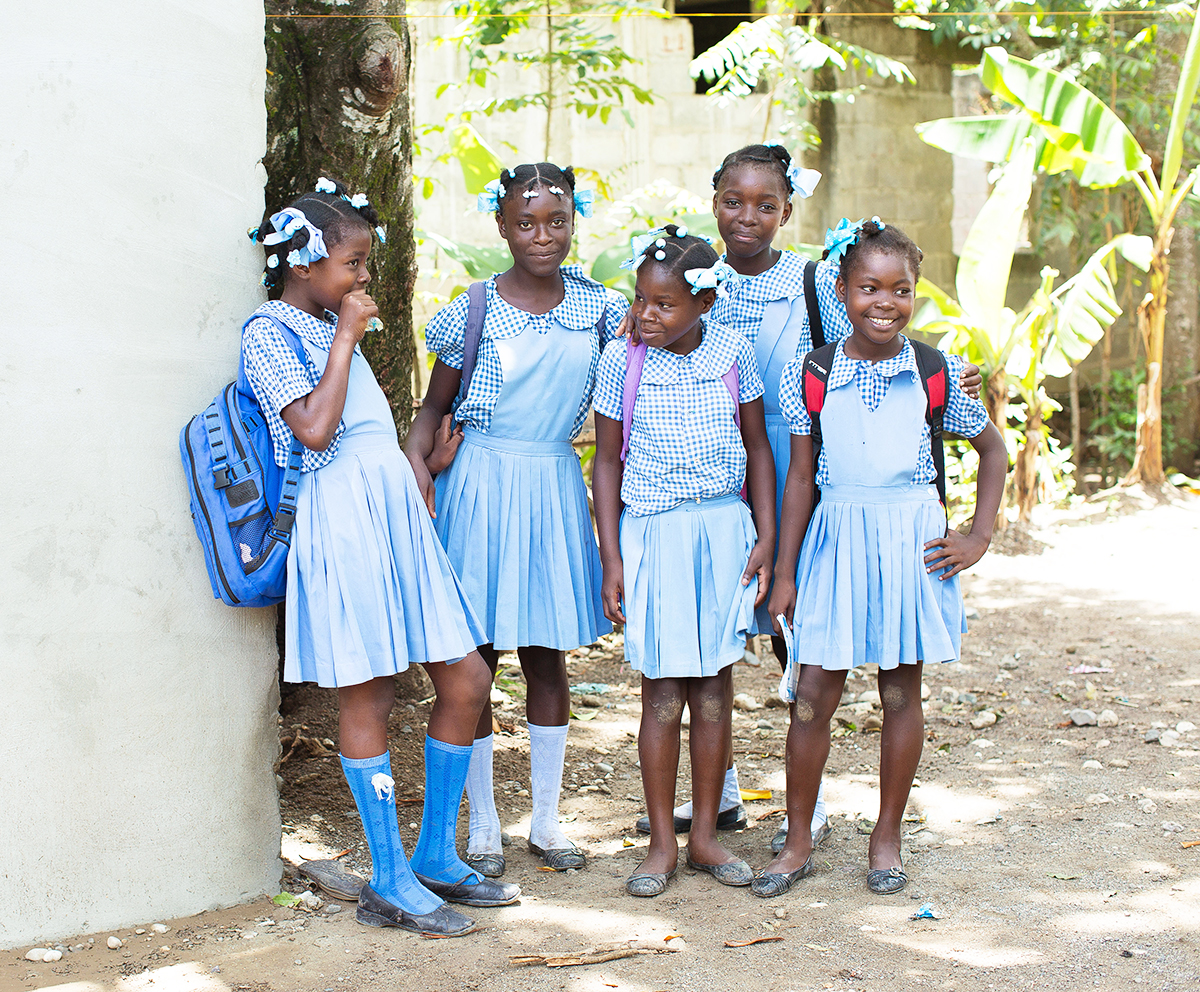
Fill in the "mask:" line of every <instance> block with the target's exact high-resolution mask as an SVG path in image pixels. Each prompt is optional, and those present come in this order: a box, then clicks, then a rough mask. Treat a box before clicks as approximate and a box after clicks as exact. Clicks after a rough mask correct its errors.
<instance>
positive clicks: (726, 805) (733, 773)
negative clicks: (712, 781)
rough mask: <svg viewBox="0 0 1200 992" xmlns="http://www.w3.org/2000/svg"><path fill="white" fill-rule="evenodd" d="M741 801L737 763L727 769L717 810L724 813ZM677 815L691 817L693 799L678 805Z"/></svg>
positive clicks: (685, 817)
mask: <svg viewBox="0 0 1200 992" xmlns="http://www.w3.org/2000/svg"><path fill="white" fill-rule="evenodd" d="M741 801H742V790H741V787H740V786H739V785H738V773H737V765H734V766H733V767H732V768H728V769H726V771H725V785H724V787H723V788H722V789H721V805H720V806H718V807H717V812H718V813H724V812H725V811H726V810H727V809H733V808H734V807H735V806H736V805H737V804H738V803H740V802H741ZM675 815H676V816H682V817H683V818H684V819H691V816H692V801H691V800H690V799H689V800H688V801H687V802H686V803H683V804H682V805H680V806H676V807H675Z"/></svg>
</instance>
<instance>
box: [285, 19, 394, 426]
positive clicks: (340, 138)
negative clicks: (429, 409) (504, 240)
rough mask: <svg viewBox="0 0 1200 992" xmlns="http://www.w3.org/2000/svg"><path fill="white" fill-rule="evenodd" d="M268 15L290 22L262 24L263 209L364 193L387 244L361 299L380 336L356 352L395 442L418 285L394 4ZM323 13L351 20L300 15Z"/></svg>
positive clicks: (378, 250) (379, 249)
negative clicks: (334, 186) (335, 188)
mask: <svg viewBox="0 0 1200 992" xmlns="http://www.w3.org/2000/svg"><path fill="white" fill-rule="evenodd" d="M266 9H267V14H268V15H272V14H288V15H291V16H288V17H280V18H275V17H270V16H268V20H267V31H266V48H267V72H268V75H267V154H266V156H265V157H264V158H263V165H264V166H266V169H267V189H266V196H267V203H268V204H270V205H272V206H273V207H275V208H276V209H279V208H282V207H283V206H284V205H286V204H287V203H288V202H289V201H291V200H293V199H295V198H296V197H297V196H299V195H300V194H301V193H304V192H306V191H308V190H311V189H312V188H313V184H314V183H315V182H316V180H317V178H318V177H319V176H322V175H325V176H329V177H330V178H331V179H338V180H340V181H342V182H343V183H345V184H346V185H347V186H348V187H349V188H350V190H351V192H354V193H359V192H362V193H366V194H367V196H368V198H369V199H370V200H371V203H372V204H373V205H374V207H375V209H376V210H378V211H379V216H380V218H381V219H382V222H383V226H384V228H385V230H386V231H387V238H388V240H387V244H386V245H380V244H376V246H375V248H374V249H373V250H372V252H371V269H372V275H373V276H374V279H373V281H372V282H371V287H370V293H371V295H372V296H373V297H374V298H375V301H376V302H377V303H378V304H379V315H380V318H381V319H382V320H383V330H382V331H380V332H378V333H376V334H370V335H368V336H367V338H366V339H365V340H364V341H363V350H364V352H365V354H366V356H367V359H368V361H370V363H371V367H372V368H373V369H374V371H375V377H376V378H377V379H378V380H379V384H380V386H381V387H383V391H384V393H385V394H386V395H387V398H388V402H389V403H390V404H391V406H392V414H393V416H394V417H395V420H396V427H397V429H398V430H399V431H400V433H401V435H403V434H404V433H406V432H407V430H408V425H409V423H410V421H411V420H412V365H413V356H414V353H415V346H414V342H413V326H412V294H413V285H414V283H415V281H416V257H415V247H414V243H413V202H412V125H411V122H410V119H409V105H408V90H409V64H410V54H411V53H410V48H409V36H408V28H407V26H406V24H405V20H404V16H403V15H404V12H405V5H404V0H393V2H388V0H340V2H339V4H338V5H337V6H336V7H331V6H330V5H329V4H328V3H322V2H320V0H287V2H284V0H267V3H266ZM330 13H334V14H340V15H358V16H341V17H339V16H334V17H329V16H326V17H305V16H304V15H305V14H314V15H315V14H325V15H328V14H330ZM385 14H387V15H389V16H383V15H385ZM363 15H375V16H363Z"/></svg>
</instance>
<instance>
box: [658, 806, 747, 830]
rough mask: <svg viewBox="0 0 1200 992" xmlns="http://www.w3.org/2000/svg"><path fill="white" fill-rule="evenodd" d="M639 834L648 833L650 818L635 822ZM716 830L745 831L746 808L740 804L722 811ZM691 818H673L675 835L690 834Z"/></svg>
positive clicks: (718, 817)
mask: <svg viewBox="0 0 1200 992" xmlns="http://www.w3.org/2000/svg"><path fill="white" fill-rule="evenodd" d="M635 829H636V830H637V832H638V833H639V834H648V833H650V817H648V816H643V817H642V818H641V819H640V820H638V821H637V824H636V828H635ZM717 829H718V830H745V829H746V807H745V806H743V805H742V804H741V803H738V804H737V805H736V806H731V807H730V808H729V809H723V810H721V812H720V813H718V814H717ZM691 830H692V818H691V817H690V816H677V817H675V833H677V834H686V833H691Z"/></svg>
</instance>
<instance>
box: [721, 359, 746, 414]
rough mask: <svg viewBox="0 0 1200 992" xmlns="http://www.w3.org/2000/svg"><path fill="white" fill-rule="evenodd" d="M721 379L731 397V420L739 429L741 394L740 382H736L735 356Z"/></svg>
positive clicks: (736, 367)
mask: <svg viewBox="0 0 1200 992" xmlns="http://www.w3.org/2000/svg"><path fill="white" fill-rule="evenodd" d="M721 381H722V382H723V383H725V388H726V389H728V390H729V395H730V396H732V397H733V422H734V423H735V424H737V425H738V428H739V429H740V428H741V426H742V401H741V399H740V396H741V394H742V389H741V383H739V382H738V366H737V359H736V358H735V359H734V361H733V364H732V365H730V366H729V371H728V372H726V373H725V374H724V375H723V376H721Z"/></svg>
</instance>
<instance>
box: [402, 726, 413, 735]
mask: <svg viewBox="0 0 1200 992" xmlns="http://www.w3.org/2000/svg"><path fill="white" fill-rule="evenodd" d="M400 733H402V734H411V733H412V727H410V726H409V725H408V724H407V723H406V724H405V725H404V726H403V727H401V728H400Z"/></svg>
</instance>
